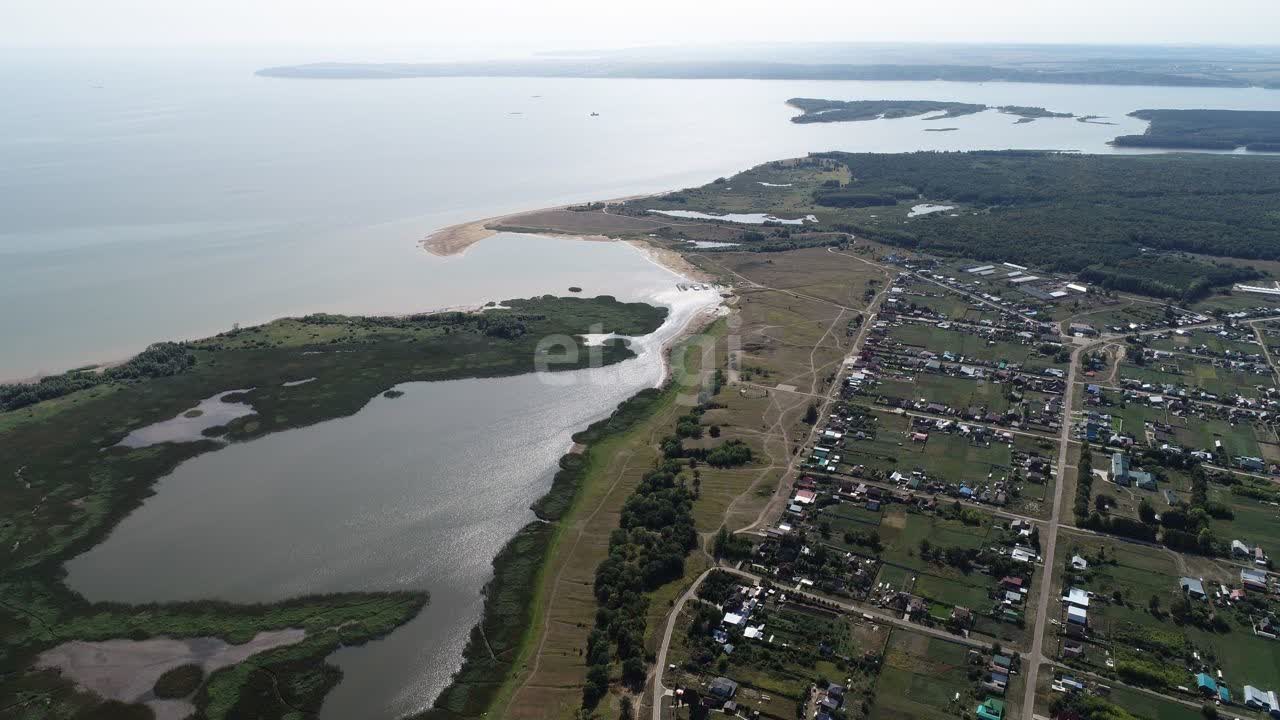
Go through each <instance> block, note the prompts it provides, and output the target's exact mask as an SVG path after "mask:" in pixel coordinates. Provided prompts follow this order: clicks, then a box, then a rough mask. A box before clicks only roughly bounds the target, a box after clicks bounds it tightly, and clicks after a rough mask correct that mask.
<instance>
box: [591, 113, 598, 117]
mask: <svg viewBox="0 0 1280 720" xmlns="http://www.w3.org/2000/svg"><path fill="white" fill-rule="evenodd" d="M591 117H600V113H598V112H593V113H591Z"/></svg>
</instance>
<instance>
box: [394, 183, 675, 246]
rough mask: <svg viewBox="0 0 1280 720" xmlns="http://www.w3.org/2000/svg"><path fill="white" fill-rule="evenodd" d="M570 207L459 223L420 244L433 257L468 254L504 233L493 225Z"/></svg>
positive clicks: (592, 237)
mask: <svg viewBox="0 0 1280 720" xmlns="http://www.w3.org/2000/svg"><path fill="white" fill-rule="evenodd" d="M645 197H650V195H627V196H625V197H619V198H612V199H609V200H597V201H594V202H603V203H605V204H606V205H607V204H610V203H620V202H626V201H628V200H639V199H640V198H645ZM574 204H575V205H581V204H585V203H574ZM568 207H570V206H569V205H554V206H552V207H545V208H538V209H536V210H520V211H519V212H513V213H507V214H505V215H494V216H493V217H487V218H484V219H483V220H472V221H470V222H464V223H459V224H457V225H450V226H449V227H445V228H441V229H439V230H436V231H434V232H432V233H431V234H430V235H427V236H426V237H425V238H423V239H422V240H421V242H420V243H419V244H420V245H421V246H422V248H423V249H424V250H426V251H427V252H429V253H431V254H432V255H440V256H448V255H457V254H458V253H460V252H462V251H464V250H466V249H467V248H469V247H471V246H472V245H475V244H476V243H478V242H480V241H481V240H484V239H486V238H490V237H493V236H494V235H497V234H498V233H499V232H501V231H499V230H494V229H492V228H490V227H489V226H490V225H501V224H503V223H504V222H506V221H508V220H510V219H511V218H515V217H519V216H521V215H529V214H532V213H538V212H549V211H552V210H564V209H567V208H568ZM538 234H539V235H543V236H547V237H566V238H574V239H577V240H610V239H612V238H607V237H604V236H602V235H588V236H583V235H562V234H555V233H538Z"/></svg>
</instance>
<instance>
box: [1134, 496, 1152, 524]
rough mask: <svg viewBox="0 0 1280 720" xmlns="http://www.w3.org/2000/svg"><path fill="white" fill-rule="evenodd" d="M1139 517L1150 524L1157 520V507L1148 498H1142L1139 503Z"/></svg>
mask: <svg viewBox="0 0 1280 720" xmlns="http://www.w3.org/2000/svg"><path fill="white" fill-rule="evenodd" d="M1138 519H1139V520H1141V521H1142V522H1144V523H1148V524H1150V523H1153V522H1155V521H1156V509H1155V508H1154V507H1152V505H1151V501H1149V500H1147V499H1146V498H1142V502H1140V503H1138Z"/></svg>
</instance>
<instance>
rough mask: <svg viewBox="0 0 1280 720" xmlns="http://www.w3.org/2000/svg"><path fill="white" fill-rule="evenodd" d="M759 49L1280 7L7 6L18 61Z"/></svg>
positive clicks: (99, 2)
mask: <svg viewBox="0 0 1280 720" xmlns="http://www.w3.org/2000/svg"><path fill="white" fill-rule="evenodd" d="M761 40H781V41H790V40H813V41H962V42H1089V43H1160V42H1173V43H1215V44H1250V43H1254V44H1257V43H1276V42H1278V41H1280V0H1214V1H1213V2H1205V0H905V1H903V0H873V1H870V2H869V1H867V0H348V1H342V2H339V1H337V0H0V46H10V47H14V46H76V47H97V46H108V47H121V46H154V45H183V44H199V45H226V44H234V45H330V46H356V45H365V44H372V45H382V46H396V47H399V48H403V49H405V51H406V52H408V51H411V50H415V49H416V50H422V51H424V52H425V51H431V50H434V51H436V52H433V53H431V54H451V53H450V51H451V50H452V49H454V48H459V47H461V48H467V47H471V48H473V49H474V48H478V47H482V48H483V49H484V50H485V51H486V54H495V52H501V53H502V54H516V53H521V52H524V51H526V50H529V49H542V48H566V47H574V48H585V47H590V48H598V47H620V46H633V45H654V44H671V43H691V42H739V41H761Z"/></svg>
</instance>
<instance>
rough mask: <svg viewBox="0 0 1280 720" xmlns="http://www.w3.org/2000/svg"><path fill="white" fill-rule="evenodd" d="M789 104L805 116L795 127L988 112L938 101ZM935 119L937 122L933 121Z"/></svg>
mask: <svg viewBox="0 0 1280 720" xmlns="http://www.w3.org/2000/svg"><path fill="white" fill-rule="evenodd" d="M787 104H788V105H790V106H792V107H795V108H799V109H800V110H803V111H804V113H803V114H801V115H797V116H795V117H793V118H791V122H794V123H815V122H848V121H852V120H875V119H877V118H881V117H884V118H905V117H915V116H917V115H924V114H925V113H941V114H940V115H937V116H936V118H938V119H941V118H952V117H959V116H961V115H972V114H973V113H979V112H982V111H983V110H986V109H987V106H986V105H976V104H973V103H961V102H940V101H937V100H848V101H844V100H819V99H817V98H791V99H790V100H788V101H787ZM930 119H933V118H930Z"/></svg>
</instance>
